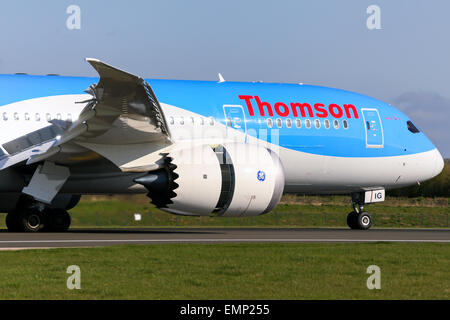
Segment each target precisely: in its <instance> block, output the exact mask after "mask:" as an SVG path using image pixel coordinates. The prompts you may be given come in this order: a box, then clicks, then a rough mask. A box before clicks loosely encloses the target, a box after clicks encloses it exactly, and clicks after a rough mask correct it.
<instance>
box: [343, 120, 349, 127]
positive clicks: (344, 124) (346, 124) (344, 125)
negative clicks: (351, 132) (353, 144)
mask: <svg viewBox="0 0 450 320" xmlns="http://www.w3.org/2000/svg"><path fill="white" fill-rule="evenodd" d="M342 126H343V127H344V129H348V122H347V120H343V121H342Z"/></svg>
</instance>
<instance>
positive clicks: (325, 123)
mask: <svg viewBox="0 0 450 320" xmlns="http://www.w3.org/2000/svg"><path fill="white" fill-rule="evenodd" d="M323 124H324V125H325V128H326V129H330V120H328V119H325V120H324V122H323Z"/></svg>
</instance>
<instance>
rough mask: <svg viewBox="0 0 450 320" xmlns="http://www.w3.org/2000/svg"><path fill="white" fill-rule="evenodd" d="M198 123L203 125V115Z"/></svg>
mask: <svg viewBox="0 0 450 320" xmlns="http://www.w3.org/2000/svg"><path fill="white" fill-rule="evenodd" d="M200 124H201V125H204V124H205V119H204V118H203V117H201V118H200Z"/></svg>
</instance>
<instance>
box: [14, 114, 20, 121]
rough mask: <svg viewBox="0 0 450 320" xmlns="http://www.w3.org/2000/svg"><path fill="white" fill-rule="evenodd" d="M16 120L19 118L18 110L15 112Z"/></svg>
mask: <svg viewBox="0 0 450 320" xmlns="http://www.w3.org/2000/svg"><path fill="white" fill-rule="evenodd" d="M14 120H16V121H17V120H19V114H18V113H17V112H14Z"/></svg>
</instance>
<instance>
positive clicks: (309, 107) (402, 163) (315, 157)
mask: <svg viewBox="0 0 450 320" xmlns="http://www.w3.org/2000/svg"><path fill="white" fill-rule="evenodd" d="M96 81H98V79H96V78H84V77H62V76H28V75H1V76H0V106H1V107H0V132H1V135H0V146H2V148H1V149H0V150H1V151H0V152H1V153H3V154H8V150H6V149H7V148H5V147H4V146H5V145H6V144H7V143H8V142H10V141H12V140H14V138H16V137H18V136H23V135H26V134H27V133H28V132H31V131H34V130H37V129H38V128H41V127H45V126H46V125H48V121H49V120H51V119H59V120H61V119H62V120H70V121H76V120H77V117H78V116H79V114H80V112H81V111H82V109H83V107H84V104H80V103H75V102H80V101H83V100H86V99H89V97H90V96H89V95H88V94H85V93H84V90H85V89H86V88H88V87H89V86H90V85H91V84H93V83H95V82H96ZM146 81H147V82H148V83H149V84H150V85H151V87H152V88H153V91H154V92H155V94H156V96H157V98H158V100H159V102H160V105H161V108H162V109H163V112H164V115H165V118H166V122H167V125H168V127H169V130H170V133H171V137H172V139H173V141H175V142H176V143H183V142H188V141H189V142H192V141H208V142H211V143H222V142H223V141H229V140H233V141H236V140H237V141H239V142H243V143H250V144H251V143H264V144H266V145H267V146H268V147H269V148H271V149H273V150H274V151H275V152H276V153H277V154H278V155H279V157H280V159H281V162H282V164H283V167H284V170H285V188H284V191H285V192H294V193H330V194H333V193H351V192H357V191H361V190H371V189H374V188H375V189H376V188H384V189H391V188H397V187H403V186H407V185H411V184H415V183H420V182H421V181H424V180H427V179H430V178H432V177H434V176H436V175H437V174H439V172H441V170H442V168H443V159H442V157H441V155H440V153H439V151H438V150H437V149H436V147H435V146H434V145H433V143H432V142H431V141H430V140H429V139H428V138H427V137H426V136H425V134H424V133H423V132H421V131H419V130H418V129H417V128H416V127H415V126H414V124H413V123H412V122H411V120H410V119H409V118H408V116H406V115H405V114H404V113H402V112H401V111H399V110H398V109H396V108H394V107H393V106H391V105H389V104H386V103H383V102H381V101H379V100H376V99H373V98H370V97H367V96H364V95H360V94H356V93H352V92H348V91H344V90H338V89H333V88H325V87H319V86H310V85H301V84H270V83H243V82H210V81H181V80H152V79H148V80H146ZM136 190H138V189H136ZM72 191H73V190H72ZM77 192H78V193H83V192H84V191H83V190H78V191H77ZM89 192H90V193H91V192H95V190H90V191H89ZM98 192H100V193H101V190H98Z"/></svg>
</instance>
